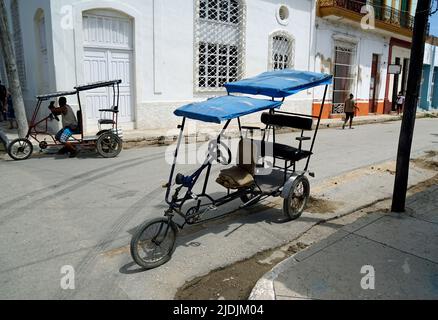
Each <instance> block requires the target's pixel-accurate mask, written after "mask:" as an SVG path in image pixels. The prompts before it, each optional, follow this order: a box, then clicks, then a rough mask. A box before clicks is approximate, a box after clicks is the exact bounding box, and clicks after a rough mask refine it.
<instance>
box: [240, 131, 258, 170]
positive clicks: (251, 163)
mask: <svg viewBox="0 0 438 320" xmlns="http://www.w3.org/2000/svg"><path fill="white" fill-rule="evenodd" d="M256 162H257V146H256V144H255V143H254V142H253V141H252V140H250V139H241V140H240V141H239V150H238V159H237V166H238V167H239V168H242V169H244V170H245V171H247V172H248V173H250V174H251V175H254V174H255V168H256Z"/></svg>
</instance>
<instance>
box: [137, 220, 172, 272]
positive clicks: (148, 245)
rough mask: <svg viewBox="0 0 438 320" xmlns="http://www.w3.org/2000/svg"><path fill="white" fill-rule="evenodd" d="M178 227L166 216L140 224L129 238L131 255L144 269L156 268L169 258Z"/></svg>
mask: <svg viewBox="0 0 438 320" xmlns="http://www.w3.org/2000/svg"><path fill="white" fill-rule="evenodd" d="M177 232H178V228H177V226H176V225H175V223H173V222H172V221H170V220H169V219H167V218H158V219H155V220H152V221H149V222H146V223H145V224H144V225H142V226H141V227H140V229H139V231H138V232H137V233H136V234H135V235H134V236H133V237H132V240H131V256H132V258H133V259H134V261H135V263H137V264H138V265H139V266H141V267H143V268H145V269H153V268H157V267H159V266H161V265H163V264H165V263H166V262H168V261H169V260H170V258H171V257H172V254H173V251H174V250H175V240H176V235H177Z"/></svg>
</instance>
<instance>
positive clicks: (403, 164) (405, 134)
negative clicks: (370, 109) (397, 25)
mask: <svg viewBox="0 0 438 320" xmlns="http://www.w3.org/2000/svg"><path fill="white" fill-rule="evenodd" d="M430 4H431V0H422V1H418V5H417V12H416V14H415V25H414V31H413V35H412V49H411V65H410V68H409V78H408V86H407V92H406V104H405V110H404V112H403V120H402V125H401V132H400V141H399V146H398V154H397V169H396V175H395V183H394V196H393V199H392V211H393V212H399V213H400V212H405V206H406V193H407V190H408V178H409V162H410V157H411V149H412V140H413V136H414V128H415V118H416V113H417V105H418V97H419V92H420V85H421V75H422V71H423V59H424V47H425V40H426V29H427V24H428V20H429V13H430V7H431V5H430Z"/></svg>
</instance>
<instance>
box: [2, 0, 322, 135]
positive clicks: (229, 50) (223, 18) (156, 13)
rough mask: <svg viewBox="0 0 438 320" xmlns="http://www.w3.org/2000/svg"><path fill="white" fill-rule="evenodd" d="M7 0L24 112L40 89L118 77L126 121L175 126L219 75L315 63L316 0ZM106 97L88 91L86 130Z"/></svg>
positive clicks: (295, 104) (231, 77)
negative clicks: (177, 112) (180, 112)
mask: <svg viewBox="0 0 438 320" xmlns="http://www.w3.org/2000/svg"><path fill="white" fill-rule="evenodd" d="M5 2H6V5H7V8H8V9H9V10H10V27H11V30H12V33H13V35H14V42H15V51H16V57H17V63H18V65H19V73H20V78H21V82H22V86H23V88H24V96H25V100H26V107H27V108H28V110H29V112H30V110H31V109H32V108H33V105H34V102H35V99H34V97H35V96H36V95H38V94H42V93H47V92H53V91H63V90H71V89H72V88H73V87H74V86H76V85H78V84H85V83H89V82H94V81H100V80H107V79H115V78H120V79H122V80H123V85H122V90H121V113H120V120H121V122H122V125H123V128H125V129H160V128H171V127H173V126H174V125H175V124H176V119H175V117H174V116H173V111H174V109H175V108H176V107H179V106H181V105H183V104H185V103H188V102H192V101H196V100H203V99H205V98H207V97H211V96H216V95H223V94H224V93H225V92H224V90H223V88H222V85H223V83H225V82H228V81H235V80H237V79H241V78H243V77H250V76H254V75H257V74H259V73H262V72H264V71H267V70H272V69H280V68H295V69H302V70H311V69H313V68H314V66H313V63H314V56H313V46H314V41H313V36H314V30H315V29H314V26H315V17H316V15H315V10H316V2H315V1H313V0H282V1H275V0H124V1H115V0H32V1H27V0H6V1H5ZM0 65H2V64H1V63H0ZM2 70H3V71H2V74H1V77H2V79H5V75H4V68H2ZM110 98H111V92H110V91H107V90H98V91H93V92H89V93H87V94H86V97H85V99H84V101H85V108H84V109H85V116H84V118H85V124H86V128H87V129H88V131H95V130H96V123H97V120H98V118H99V116H100V115H99V112H98V109H101V108H107V107H110V105H109V103H110V102H109V101H110V100H111V99H110ZM312 101H313V92H311V91H308V92H304V93H302V94H300V95H297V96H295V97H293V98H291V99H288V103H287V105H286V107H287V108H293V109H294V110H300V111H305V112H308V113H310V112H311V110H312ZM70 104H71V105H72V106H74V105H75V104H76V102H75V101H70Z"/></svg>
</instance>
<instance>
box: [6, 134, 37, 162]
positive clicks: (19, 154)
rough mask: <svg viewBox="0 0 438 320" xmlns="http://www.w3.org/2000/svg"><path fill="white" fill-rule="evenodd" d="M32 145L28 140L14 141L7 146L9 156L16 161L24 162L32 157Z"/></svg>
mask: <svg viewBox="0 0 438 320" xmlns="http://www.w3.org/2000/svg"><path fill="white" fill-rule="evenodd" d="M32 152H33V145H32V143H31V142H30V141H29V140H28V139H16V140H14V141H12V142H11V143H10V144H9V146H8V154H9V156H10V157H11V158H12V159H14V160H16V161H20V160H26V159H29V157H30V156H31V155H32Z"/></svg>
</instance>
